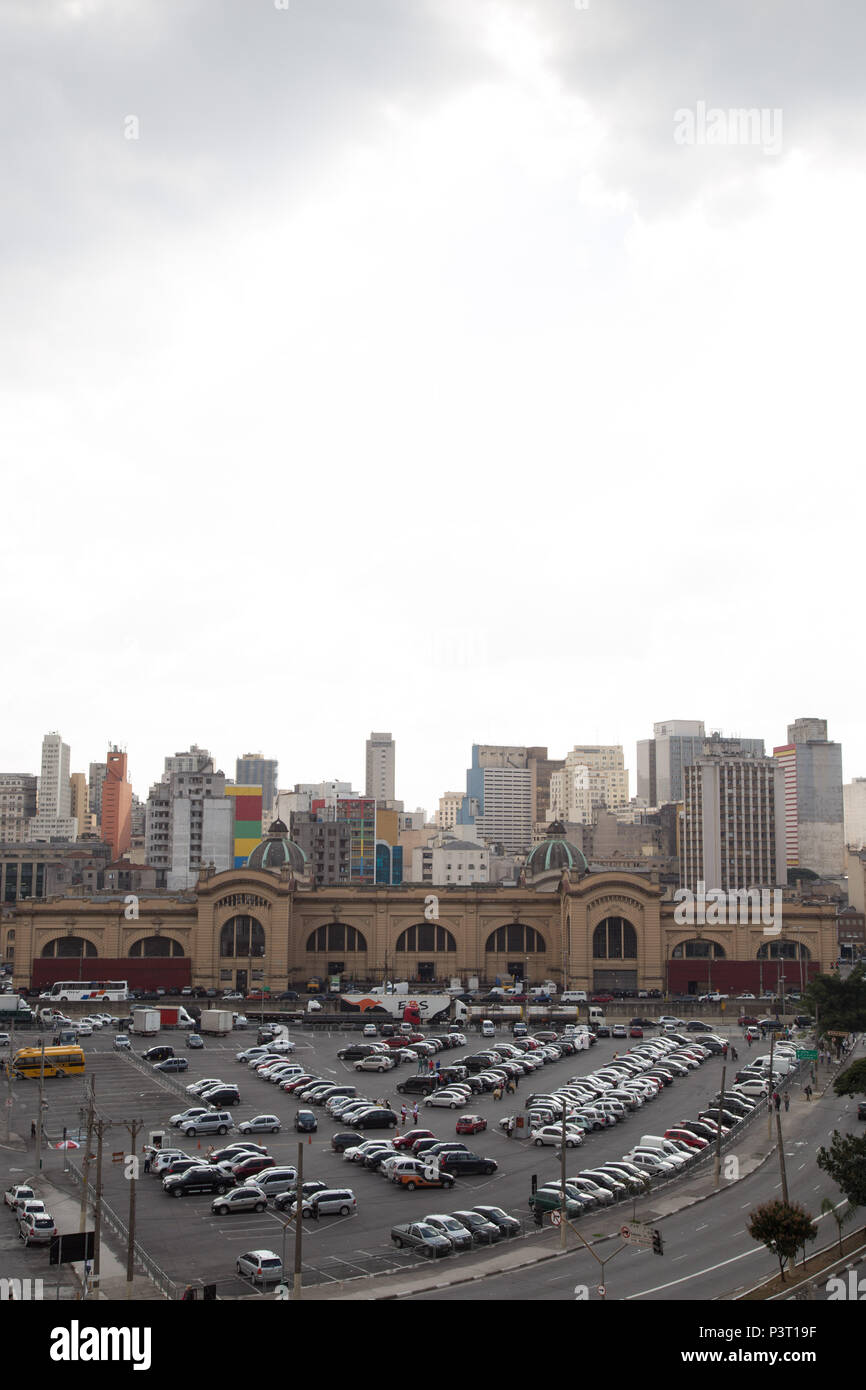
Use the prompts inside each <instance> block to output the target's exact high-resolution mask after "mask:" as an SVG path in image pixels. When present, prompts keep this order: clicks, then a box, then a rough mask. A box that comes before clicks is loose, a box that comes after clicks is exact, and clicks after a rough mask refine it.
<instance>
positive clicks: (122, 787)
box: [101, 747, 132, 859]
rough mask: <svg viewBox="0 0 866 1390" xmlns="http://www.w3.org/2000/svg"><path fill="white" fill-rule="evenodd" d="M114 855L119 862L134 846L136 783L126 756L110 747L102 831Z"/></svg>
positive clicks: (103, 786) (103, 794)
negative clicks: (133, 793) (130, 773)
mask: <svg viewBox="0 0 866 1390" xmlns="http://www.w3.org/2000/svg"><path fill="white" fill-rule="evenodd" d="M101 836H102V839H103V840H104V842H105V844H107V845H111V856H112V858H113V859H119V858H120V857H121V855H123V854H126V852H127V850H128V849H129V847H130V845H131V844H132V784H131V782H130V781H129V778H128V777H127V771H126V754H125V753H124V752H122V751H121V750H120V749H119V748H116V747H114V748H110V749H109V751H108V753H107V755H106V759H105V780H104V781H103V784H102V829H101Z"/></svg>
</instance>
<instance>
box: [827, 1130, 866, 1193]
mask: <svg viewBox="0 0 866 1390" xmlns="http://www.w3.org/2000/svg"><path fill="white" fill-rule="evenodd" d="M815 1161H816V1163H817V1164H818V1167H819V1168H821V1169H822V1170H823V1171H824V1172H825V1173H826V1174H827V1175H828V1176H829V1177H831V1178H832V1179H833V1181H834V1183H835V1184H836V1186H837V1187H838V1188H839V1189H840V1191H842V1192H843V1193H844V1194H845V1196H846V1197H847V1198H848V1201H849V1202H850V1203H851V1205H852V1206H854V1207H862V1206H866V1138H863V1139H860V1138H858V1137H857V1136H856V1135H853V1134H840V1133H839V1131H838V1129H834V1130H833V1142H832V1144H831V1145H830V1147H829V1149H819V1150H818V1153H817V1156H816V1159H815Z"/></svg>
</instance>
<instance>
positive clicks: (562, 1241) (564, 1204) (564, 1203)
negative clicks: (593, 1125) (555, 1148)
mask: <svg viewBox="0 0 866 1390" xmlns="http://www.w3.org/2000/svg"><path fill="white" fill-rule="evenodd" d="M565 1134H566V1128H565V1101H564V1100H563V1102H562V1139H561V1140H560V1146H559V1158H560V1162H559V1176H560V1197H561V1199H562V1200H561V1203H560V1221H559V1248H560V1250H564V1249H565V1248H566V1246H567V1244H568V1241H567V1238H566V1230H565V1226H566V1218H567V1216H568V1199H567V1197H566V1195H565Z"/></svg>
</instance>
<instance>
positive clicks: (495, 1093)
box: [493, 1086, 502, 1100]
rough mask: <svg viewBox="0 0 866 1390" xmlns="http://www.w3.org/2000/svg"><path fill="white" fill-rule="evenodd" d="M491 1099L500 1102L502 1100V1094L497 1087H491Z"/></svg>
mask: <svg viewBox="0 0 866 1390" xmlns="http://www.w3.org/2000/svg"><path fill="white" fill-rule="evenodd" d="M493 1099H494V1100H501V1099H502V1092H501V1091H500V1089H499V1087H498V1086H494V1087H493Z"/></svg>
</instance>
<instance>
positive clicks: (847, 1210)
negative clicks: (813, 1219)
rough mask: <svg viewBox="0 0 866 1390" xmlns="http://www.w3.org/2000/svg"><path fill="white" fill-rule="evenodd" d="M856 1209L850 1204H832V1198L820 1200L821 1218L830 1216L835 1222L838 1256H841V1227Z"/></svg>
mask: <svg viewBox="0 0 866 1390" xmlns="http://www.w3.org/2000/svg"><path fill="white" fill-rule="evenodd" d="M856 1210H857V1208H856V1207H855V1206H853V1205H852V1204H851V1202H834V1201H833V1198H832V1197H822V1198H821V1213H822V1215H823V1216H832V1218H833V1220H834V1221H835V1222H836V1230H837V1231H838V1233H839V1255H840V1257H841V1255H842V1227H843V1226H844V1225H845V1222H846V1221H850V1220H851V1217H852V1216H853V1215H854V1213H855V1212H856Z"/></svg>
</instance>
